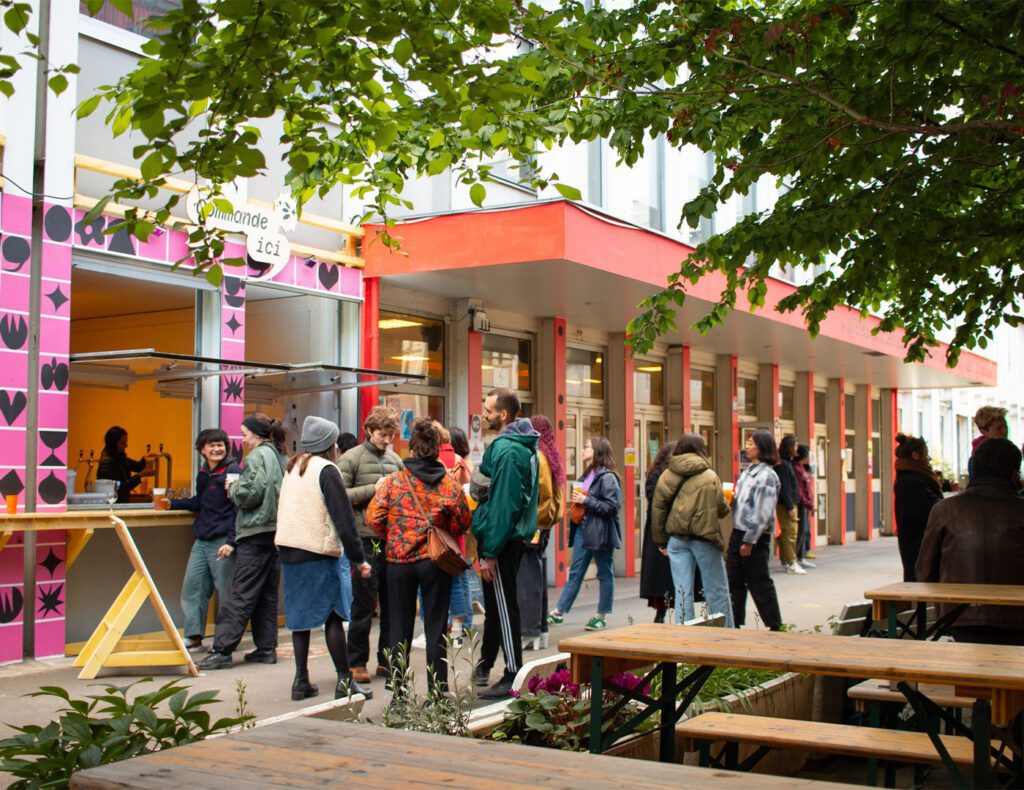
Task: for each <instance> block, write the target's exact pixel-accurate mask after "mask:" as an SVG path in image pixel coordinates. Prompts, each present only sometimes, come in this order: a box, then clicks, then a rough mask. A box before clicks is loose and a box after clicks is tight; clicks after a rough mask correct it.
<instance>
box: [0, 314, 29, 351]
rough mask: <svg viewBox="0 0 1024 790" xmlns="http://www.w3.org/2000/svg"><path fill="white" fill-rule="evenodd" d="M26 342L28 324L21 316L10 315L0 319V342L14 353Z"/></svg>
mask: <svg viewBox="0 0 1024 790" xmlns="http://www.w3.org/2000/svg"><path fill="white" fill-rule="evenodd" d="M26 340H28V322H27V321H26V320H25V316H23V315H11V314H10V313H8V314H6V315H4V317H3V318H0V342H3V344H4V345H5V346H6V347H7V348H9V349H11V350H12V351H16V350H18V349H20V348H21V347H22V346H24V345H25V341H26Z"/></svg>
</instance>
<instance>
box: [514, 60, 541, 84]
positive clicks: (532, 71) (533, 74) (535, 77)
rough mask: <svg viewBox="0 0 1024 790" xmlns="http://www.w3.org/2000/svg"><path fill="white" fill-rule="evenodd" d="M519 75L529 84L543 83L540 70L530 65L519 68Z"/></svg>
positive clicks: (522, 65)
mask: <svg viewBox="0 0 1024 790" xmlns="http://www.w3.org/2000/svg"><path fill="white" fill-rule="evenodd" d="M519 73H520V74H522V75H523V77H525V78H526V79H528V80H529V81H530V82H543V81H544V75H543V74H541V73H540V69H538V68H537V67H536V66H534V65H532V64H530V63H523V64H521V65H520V66H519Z"/></svg>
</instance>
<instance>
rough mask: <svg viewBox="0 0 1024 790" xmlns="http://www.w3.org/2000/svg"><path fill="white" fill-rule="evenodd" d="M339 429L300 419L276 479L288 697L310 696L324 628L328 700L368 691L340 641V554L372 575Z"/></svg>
mask: <svg viewBox="0 0 1024 790" xmlns="http://www.w3.org/2000/svg"><path fill="white" fill-rule="evenodd" d="M337 441H338V426H337V425H335V424H334V423H333V422H331V421H330V420H325V419H323V418H321V417H313V416H310V417H307V418H306V420H305V422H304V423H303V424H302V438H301V440H300V444H299V449H300V451H299V453H297V454H296V455H294V456H292V458H291V460H289V461H288V466H287V468H286V470H285V476H284V481H283V482H282V483H281V501H280V504H279V505H278V508H277V539H276V542H277V548H278V551H279V552H280V553H281V568H282V572H283V577H284V616H285V625H286V626H287V627H288V629H289V630H290V631H291V632H292V647H293V648H294V650H295V680H294V681H293V682H292V699H293V700H296V701H298V700H303V699H306V698H307V697H315V696H316V695H317V693H318V692H319V689H318V688H317V686H316V685H314V684H313V683H310V682H309V666H308V663H309V637H310V632H311V631H312V630H313V629H314V628H316V629H319V628H323V629H324V637H325V639H326V641H327V651H328V652H329V653H330V655H331V661H333V662H334V671H335V673H336V674H337V682H336V684H335V687H334V698H335V699H338V698H340V697H342V696H346V695H348V696H351V695H352V694H363V695H364V696H365V697H366V698H367V699H369V698H370V697H372V696H373V692H372V691H371V690H370V689H369V688H364V687H363V686H360V685H359V684H358V683H357V682H356V681H355V680H353V679H352V670H351V669H350V668H349V664H348V646H347V645H346V644H345V627H344V620H345V618H346V617H347V614H346V612H345V602H344V597H343V588H342V582H341V572H340V567H339V565H338V558H339V557H340V556H341V554H342V549H343V547H344V553H345V554H346V555H347V556H348V558H349V562H350V564H351V565H352V566H354V567H355V568H356V569H357V570H358V572H359V574H360V575H361V576H362V577H364V578H365V577H367V576H369V575H370V564H369V563H368V562H367V561H366V557H365V556H364V554H363V542H362V541H361V540H360V539H359V533H358V531H357V530H356V517H355V513H353V512H352V503H351V502H349V500H348V494H346V493H345V485H344V483H342V481H341V472H340V471H339V470H338V466H337V463H338V459H339V458H340V457H341V454H340V453H339V452H338V446H337V444H336V442H337Z"/></svg>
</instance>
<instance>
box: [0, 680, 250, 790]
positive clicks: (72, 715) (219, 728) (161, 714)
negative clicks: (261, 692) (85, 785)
mask: <svg viewBox="0 0 1024 790" xmlns="http://www.w3.org/2000/svg"><path fill="white" fill-rule="evenodd" d="M151 681H152V678H144V679H142V680H140V681H137V682H136V683H130V684H128V685H126V686H112V685H108V686H104V687H103V693H102V694H92V695H89V696H87V697H86V698H85V699H74V698H72V697H71V695H70V694H69V693H68V692H67V690H65V689H63V688H61V687H59V686H43V687H42V688H41V689H40V690H39V691H36V692H34V693H32V694H30V695H29V696H32V697H56V698H57V699H58V700H61V701H62V702H63V703H64V704H63V706H62V707H61V708H60V709H59V710H58V713H59V714H60V717H59V718H58V719H57V720H56V721H51V722H50V723H49V724H46V725H45V726H42V727H40V726H39V725H35V724H30V725H25V726H20V727H12V729H14V730H16V731H17V732H18V734H17V735H14V736H12V737H10V738H4V739H3V740H0V771H3V772H5V773H8V774H11V775H12V776H15V777H18V780H17V781H15V782H13V783H12V784H11V785H10V787H12V788H19V789H20V788H40V787H46V788H63V787H67V786H68V783H69V781H70V779H71V775H72V774H73V773H75V772H76V771H80V770H84V769H86V768H94V767H95V766H97V765H104V764H106V763H113V762H117V761H119V760H127V759H128V758H130V757H137V756H138V755H140V754H147V753H149V752H156V751H160V750H162V749H169V748H172V747H174V746H180V745H182V744H185V743H192V742H193V741H200V740H203V739H204V738H206V737H208V736H210V735H213V734H215V733H221V732H226V731H230V730H233V729H235V728H238V727H245V726H247V725H249V724H250V723H251V722H252V720H253V719H254V718H255V717H254V716H253V715H252V714H250V713H249V712H248V711H247V710H246V705H245V688H244V684H239V688H238V695H239V704H238V711H237V713H238V715H237V716H234V717H229V718H221V719H217V720H216V721H214V720H212V719H211V717H210V714H209V713H208V712H207V711H205V710H203V708H205V707H206V706H208V705H211V704H213V703H214V702H216V701H217V693H218V692H217V691H215V690H214V691H200V692H197V693H195V694H192V695H190V694H189V693H188V689H187V688H186V687H184V686H182V684H181V681H180V680H172V681H170V682H168V683H165V684H164V685H163V686H161V687H160V688H158V689H157V690H156V691H152V692H149V693H144V694H138V695H136V696H135V697H130V696H129V693H130V692H131V691H132V689H133V688H134V687H135V686H137V685H138V684H139V683H146V682H151ZM97 685H98V684H97ZM162 703H166V711H164V709H163V708H162V707H161V704H162Z"/></svg>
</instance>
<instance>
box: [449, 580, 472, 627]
mask: <svg viewBox="0 0 1024 790" xmlns="http://www.w3.org/2000/svg"><path fill="white" fill-rule="evenodd" d="M448 617H449V618H453V617H461V618H462V627H463V628H472V627H473V603H472V601H471V600H470V594H469V571H463V572H462V573H460V574H459V575H458V576H453V577H452V593H451V596H450V598H449V600H448Z"/></svg>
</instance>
